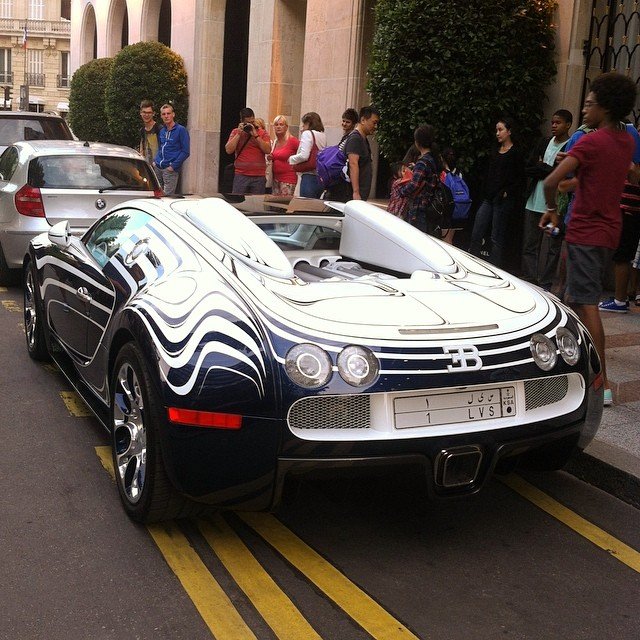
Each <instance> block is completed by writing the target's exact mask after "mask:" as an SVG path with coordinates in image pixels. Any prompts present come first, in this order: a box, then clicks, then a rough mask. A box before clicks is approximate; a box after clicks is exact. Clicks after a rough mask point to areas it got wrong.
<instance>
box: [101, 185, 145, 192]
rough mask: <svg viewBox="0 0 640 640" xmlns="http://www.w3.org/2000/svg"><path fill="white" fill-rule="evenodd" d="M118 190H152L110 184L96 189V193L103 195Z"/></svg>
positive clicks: (136, 186)
mask: <svg viewBox="0 0 640 640" xmlns="http://www.w3.org/2000/svg"><path fill="white" fill-rule="evenodd" d="M120 189H123V190H124V189H126V190H127V191H153V189H141V188H140V185H135V186H131V185H130V184H112V185H110V186H108V187H102V189H98V193H104V192H105V191H119V190H120Z"/></svg>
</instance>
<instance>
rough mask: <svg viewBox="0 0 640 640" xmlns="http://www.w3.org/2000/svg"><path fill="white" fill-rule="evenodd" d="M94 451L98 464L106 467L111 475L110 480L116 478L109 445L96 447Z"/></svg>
mask: <svg viewBox="0 0 640 640" xmlns="http://www.w3.org/2000/svg"><path fill="white" fill-rule="evenodd" d="M95 449H96V453H97V454H98V459H99V460H100V464H101V465H102V466H103V467H104V468H105V469H106V471H107V473H108V474H109V475H110V476H111V479H112V480H115V479H116V474H115V472H114V470H113V458H112V457H111V447H104V446H103V447H96V448H95Z"/></svg>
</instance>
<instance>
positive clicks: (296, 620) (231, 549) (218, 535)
mask: <svg viewBox="0 0 640 640" xmlns="http://www.w3.org/2000/svg"><path fill="white" fill-rule="evenodd" d="M198 527H199V528H200V532H201V533H202V535H203V536H204V537H205V539H206V541H207V542H208V543H209V546H210V547H211V548H212V549H213V551H214V552H215V554H216V555H217V556H218V558H219V559H220V561H221V562H222V564H224V566H225V567H226V569H227V571H228V572H229V573H230V574H231V576H232V577H233V579H234V580H235V581H236V583H237V584H238V586H239V587H240V588H241V589H242V590H243V591H244V592H245V594H246V595H247V597H248V598H249V599H250V600H251V603H252V604H253V606H254V607H255V608H256V609H257V610H258V612H259V613H260V615H261V616H262V617H263V618H264V620H265V622H266V623H267V624H268V625H269V626H270V627H271V629H272V630H273V632H274V634H275V635H276V636H277V637H278V638H279V640H298V639H299V638H305V640H307V639H308V640H312V639H313V638H318V639H319V638H320V636H319V635H318V634H317V633H316V632H315V631H314V629H313V627H312V626H311V625H310V624H309V623H308V622H307V620H306V619H305V618H304V617H303V616H302V614H301V613H300V611H298V609H297V608H296V607H295V605H294V604H293V603H292V602H291V600H290V599H289V597H288V596H287V595H286V594H285V593H283V591H282V590H281V589H280V587H278V585H277V584H276V583H275V582H274V581H273V579H272V578H271V576H270V575H269V574H268V573H267V572H266V571H265V570H264V568H263V567H262V565H260V563H259V562H258V561H257V560H256V559H255V557H254V556H253V554H252V553H251V552H250V551H249V549H248V548H247V547H246V546H245V544H244V543H243V542H242V540H241V539H240V537H239V536H238V535H237V534H236V533H235V531H233V529H232V528H231V527H230V526H229V524H228V523H227V522H226V521H225V520H224V519H223V518H222V516H215V517H214V518H212V519H211V520H198Z"/></svg>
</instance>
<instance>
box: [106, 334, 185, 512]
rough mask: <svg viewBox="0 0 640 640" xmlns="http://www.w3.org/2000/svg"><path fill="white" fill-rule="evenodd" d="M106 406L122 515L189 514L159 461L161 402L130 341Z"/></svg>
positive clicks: (121, 355)
mask: <svg viewBox="0 0 640 640" xmlns="http://www.w3.org/2000/svg"><path fill="white" fill-rule="evenodd" d="M110 404H111V408H110V422H111V431H112V453H113V466H114V469H115V475H116V484H117V485H118V491H119V493H120V498H121V499H122V503H123V505H124V508H125V510H126V512H127V513H128V514H129V516H130V517H131V518H132V519H133V520H136V521H138V522H156V521H159V520H166V519H170V518H175V517H179V516H182V515H187V514H184V513H183V512H184V510H185V507H186V505H188V504H189V501H188V500H187V499H186V498H184V497H182V496H180V495H179V494H178V493H177V492H176V490H175V489H174V488H173V486H172V485H171V483H170V481H169V478H168V477H167V473H166V471H165V467H164V462H163V459H162V451H161V446H160V438H159V432H160V429H162V428H163V425H164V424H165V416H164V413H163V411H162V402H161V401H160V398H159V397H158V394H157V392H156V391H155V389H154V387H153V385H152V384H151V378H150V375H149V371H148V369H147V367H146V365H145V363H144V358H143V355H142V353H141V351H140V350H139V349H138V347H137V346H135V345H134V344H133V343H128V344H126V345H125V346H124V347H123V348H122V349H121V351H120V353H119V354H118V357H117V358H116V363H115V367H114V370H113V377H112V380H111V403H110Z"/></svg>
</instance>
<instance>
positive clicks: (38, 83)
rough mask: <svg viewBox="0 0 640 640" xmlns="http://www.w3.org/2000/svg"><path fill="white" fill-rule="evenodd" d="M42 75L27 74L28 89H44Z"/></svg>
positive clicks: (43, 77)
mask: <svg viewBox="0 0 640 640" xmlns="http://www.w3.org/2000/svg"><path fill="white" fill-rule="evenodd" d="M44 79H45V76H44V73H27V84H28V85H29V86H30V87H44Z"/></svg>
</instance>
